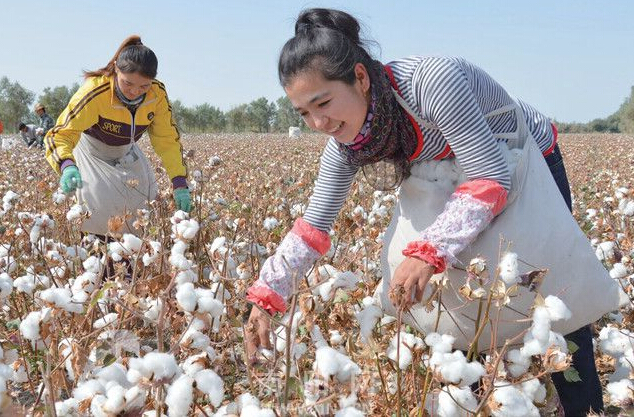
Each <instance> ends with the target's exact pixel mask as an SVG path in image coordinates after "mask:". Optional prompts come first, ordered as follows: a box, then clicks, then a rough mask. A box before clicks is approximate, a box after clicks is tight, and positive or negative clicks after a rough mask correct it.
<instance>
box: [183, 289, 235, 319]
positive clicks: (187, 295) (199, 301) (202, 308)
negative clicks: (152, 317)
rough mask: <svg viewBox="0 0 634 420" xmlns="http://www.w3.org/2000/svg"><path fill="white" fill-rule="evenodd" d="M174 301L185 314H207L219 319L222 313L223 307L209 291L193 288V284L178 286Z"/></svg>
mask: <svg viewBox="0 0 634 420" xmlns="http://www.w3.org/2000/svg"><path fill="white" fill-rule="evenodd" d="M176 301H177V302H178V304H179V305H180V307H181V308H183V310H185V311H187V312H194V311H196V312H200V313H209V314H210V315H211V316H213V317H219V316H220V315H222V313H223V311H224V305H223V304H222V302H220V301H219V300H218V299H216V298H215V297H214V293H213V292H212V291H211V290H210V289H201V288H195V287H194V285H193V283H184V284H181V285H180V286H178V290H177V291H176Z"/></svg>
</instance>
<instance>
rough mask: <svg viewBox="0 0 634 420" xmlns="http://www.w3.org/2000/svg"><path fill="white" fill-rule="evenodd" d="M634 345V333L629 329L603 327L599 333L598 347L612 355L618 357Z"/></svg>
mask: <svg viewBox="0 0 634 420" xmlns="http://www.w3.org/2000/svg"><path fill="white" fill-rule="evenodd" d="M632 345H634V335H632V334H631V333H630V331H629V330H626V329H622V330H619V329H618V328H614V327H612V326H609V325H608V326H607V327H603V328H602V329H601V332H600V333H599V348H600V349H601V351H602V352H604V353H606V354H609V355H610V356H612V357H619V356H621V355H622V354H624V353H625V352H626V351H627V350H628V349H631V348H632Z"/></svg>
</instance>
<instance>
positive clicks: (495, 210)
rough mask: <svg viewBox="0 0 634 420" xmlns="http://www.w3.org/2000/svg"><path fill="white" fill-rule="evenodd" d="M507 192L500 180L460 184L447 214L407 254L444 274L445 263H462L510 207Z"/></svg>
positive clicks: (409, 245)
mask: <svg viewBox="0 0 634 420" xmlns="http://www.w3.org/2000/svg"><path fill="white" fill-rule="evenodd" d="M506 197H507V192H506V190H505V189H504V187H502V185H501V184H500V183H498V182H497V181H492V180H487V179H477V180H473V181H469V182H465V183H464V184H462V185H460V186H459V187H458V188H457V189H456V191H455V192H454V193H453V194H452V195H451V198H450V199H449V201H448V202H447V204H446V205H445V209H444V211H443V212H442V213H441V214H440V215H438V217H437V218H436V220H435V221H434V223H432V224H431V225H430V226H429V227H427V228H426V229H425V230H424V231H423V232H422V235H421V241H415V242H410V243H409V244H408V245H407V248H405V250H403V255H405V256H412V257H416V258H419V259H422V260H423V261H425V262H427V263H429V264H430V265H433V266H434V267H436V272H442V271H444V269H445V264H446V263H449V264H455V263H456V262H458V260H457V258H456V255H458V254H460V252H461V251H462V250H463V249H465V248H466V247H467V246H468V245H469V244H470V243H471V242H473V241H474V239H475V238H476V237H477V236H478V234H480V232H482V231H483V230H484V229H485V228H486V227H487V226H488V225H489V223H491V220H493V218H494V217H495V216H497V215H498V214H499V213H500V212H501V211H502V209H504V206H505V205H506Z"/></svg>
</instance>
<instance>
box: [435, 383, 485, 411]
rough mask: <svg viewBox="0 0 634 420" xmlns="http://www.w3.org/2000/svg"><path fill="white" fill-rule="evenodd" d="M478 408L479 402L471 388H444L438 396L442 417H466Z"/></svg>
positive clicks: (450, 386)
mask: <svg viewBox="0 0 634 420" xmlns="http://www.w3.org/2000/svg"><path fill="white" fill-rule="evenodd" d="M477 408H478V401H477V400H476V399H475V397H474V396H473V392H471V388H469V387H463V388H458V387H455V386H453V385H449V386H444V387H442V390H441V392H440V394H439V395H438V415H439V416H441V417H466V416H469V415H470V414H471V413H473V412H475V411H476V409H477ZM467 410H468V411H467Z"/></svg>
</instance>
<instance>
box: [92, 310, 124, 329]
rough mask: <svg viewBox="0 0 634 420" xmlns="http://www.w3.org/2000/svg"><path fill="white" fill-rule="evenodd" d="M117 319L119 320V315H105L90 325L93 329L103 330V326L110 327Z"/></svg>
mask: <svg viewBox="0 0 634 420" xmlns="http://www.w3.org/2000/svg"><path fill="white" fill-rule="evenodd" d="M118 318H119V314H117V313H109V314H106V315H105V316H103V317H101V318H99V319H98V320H96V321H95V322H94V323H93V324H92V326H93V328H104V327H105V326H107V325H110V324H112V323H113V322H115V321H116V320H117V319H118Z"/></svg>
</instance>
